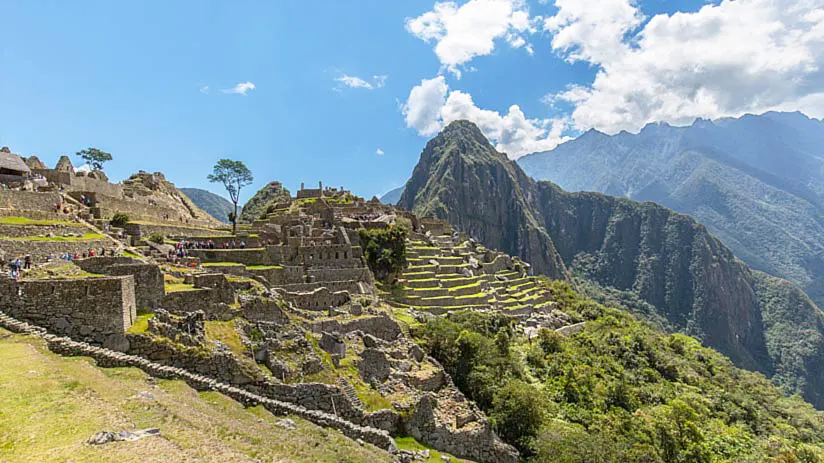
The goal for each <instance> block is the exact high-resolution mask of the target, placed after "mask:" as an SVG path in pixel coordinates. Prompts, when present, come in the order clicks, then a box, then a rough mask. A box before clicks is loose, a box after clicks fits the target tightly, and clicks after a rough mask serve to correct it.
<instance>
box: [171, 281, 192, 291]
mask: <svg viewBox="0 0 824 463" xmlns="http://www.w3.org/2000/svg"><path fill="white" fill-rule="evenodd" d="M181 291H197V288H195V287H194V285H188V284H186V283H169V282H166V293H179V292H181Z"/></svg>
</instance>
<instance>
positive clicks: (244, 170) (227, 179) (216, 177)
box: [206, 159, 254, 234]
mask: <svg viewBox="0 0 824 463" xmlns="http://www.w3.org/2000/svg"><path fill="white" fill-rule="evenodd" d="M206 178H208V179H209V181H210V182H212V183H222V184H223V187H224V188H226V191H227V192H228V193H229V199H231V200H232V204H233V205H234V211H232V213H231V215H230V216H229V220H231V221H232V234H234V233H235V231H236V229H237V202H238V199H240V190H241V188H243V187H245V186H248V185H251V184H252V181H253V180H254V177H252V171H250V170H249V168H248V167H246V165H245V164H243V161H233V160H231V159H221V160H220V161H218V162H217V164H215V167H214V169H213V170H212V173H211V174H209V176H208V177H206Z"/></svg>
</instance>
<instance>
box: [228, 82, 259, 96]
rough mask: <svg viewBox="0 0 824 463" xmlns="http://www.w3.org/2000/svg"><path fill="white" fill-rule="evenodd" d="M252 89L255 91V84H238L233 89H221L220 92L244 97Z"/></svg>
mask: <svg viewBox="0 0 824 463" xmlns="http://www.w3.org/2000/svg"><path fill="white" fill-rule="evenodd" d="M254 89H255V84H253V83H251V82H239V83H238V84H237V85H235V86H234V87H232V88H226V89H223V90H221V91H222V92H223V93H234V94H237V95H243V96H246V93H247V92H248V91H249V90H254Z"/></svg>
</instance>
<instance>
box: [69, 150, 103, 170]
mask: <svg viewBox="0 0 824 463" xmlns="http://www.w3.org/2000/svg"><path fill="white" fill-rule="evenodd" d="M76 154H77V155H78V156H80V157H81V158H82V159H83V160H84V161H86V162H88V163H89V165H90V166H91V167H92V169H94V170H103V164H104V163H106V162H108V161H111V160H112V155H111V154H109V153H107V152H105V151H102V150H99V149H97V148H86V149H84V150H81V151H78V152H77V153H76Z"/></svg>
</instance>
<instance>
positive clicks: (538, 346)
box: [414, 282, 824, 463]
mask: <svg viewBox="0 0 824 463" xmlns="http://www.w3.org/2000/svg"><path fill="white" fill-rule="evenodd" d="M551 289H552V292H553V294H554V295H555V298H556V300H557V301H558V303H559V306H560V307H559V308H560V309H562V310H563V311H564V312H566V313H567V314H569V315H570V316H571V317H572V319H573V321H576V322H577V321H587V325H586V329H585V330H584V331H583V332H581V333H579V334H577V335H574V336H571V337H562V336H559V335H557V334H556V333H554V332H550V331H546V330H543V331H541V332H540V335H539V337H538V338H537V339H532V340H527V339H525V338H524V337H523V336H520V335H518V334H517V333H516V332H515V331H514V329H513V326H512V324H511V321H510V320H508V319H507V318H506V317H504V316H501V315H487V314H482V313H477V312H458V313H453V314H451V315H449V316H447V317H445V318H435V319H433V320H431V321H429V322H428V323H427V324H426V325H424V326H422V327H420V328H418V329H415V330H414V333H415V335H416V336H417V337H418V338H419V339H420V340H421V341H422V343H423V345H424V347H425V348H426V349H427V351H428V352H429V353H430V354H431V355H433V356H434V357H435V358H436V359H438V360H439V361H440V362H441V363H442V364H443V365H444V367H445V368H446V370H447V372H448V373H449V374H450V375H452V378H453V380H454V381H455V384H456V386H458V387H459V388H460V389H461V390H462V391H463V392H464V393H465V394H466V395H467V396H468V397H469V398H471V399H473V400H475V401H476V402H477V403H478V405H479V406H480V407H481V408H482V409H483V410H485V411H486V412H487V414H488V415H489V417H490V422H491V423H493V425H494V426H495V428H496V429H497V432H498V433H499V435H501V437H503V438H504V439H505V440H507V441H508V442H510V443H512V444H513V445H515V446H517V447H518V448H519V449H520V450H521V451H522V452H523V454H524V456H526V457H528V458H530V459H531V460H532V461H537V462H570V463H572V462H590V461H599V462H616V463H617V462H661V463H676V462H733V461H736V462H738V461H748V462H749V461H773V462H804V461H811V462H812V461H821V458H824V413H822V412H818V411H816V410H814V409H813V408H812V406H810V405H809V404H807V403H805V402H803V401H802V400H801V398H800V397H797V396H794V397H789V398H787V397H785V396H783V395H782V394H781V392H780V391H779V390H778V389H777V388H776V387H774V386H773V385H772V384H771V383H770V382H769V381H768V380H767V379H766V378H764V377H763V376H762V375H760V374H757V373H751V372H747V371H745V370H741V369H739V368H736V367H734V366H733V365H732V363H731V362H730V361H729V360H728V359H727V358H725V357H723V356H722V355H720V354H718V353H717V352H715V351H713V350H711V349H707V348H704V347H702V346H701V345H700V343H699V342H698V341H697V340H695V339H693V338H690V337H688V336H685V335H682V334H673V335H665V334H662V333H661V332H660V331H657V330H655V329H654V328H652V327H651V326H649V325H647V324H644V323H642V322H639V321H638V320H637V319H635V318H634V317H632V316H631V315H629V314H627V313H625V312H623V311H619V310H615V309H610V308H606V307H604V306H602V305H600V304H598V303H596V302H594V301H592V300H590V299H587V298H585V297H583V296H580V295H579V294H577V293H575V292H574V291H572V290H571V288H570V287H569V286H568V285H566V284H565V283H561V282H553V283H552V285H551Z"/></svg>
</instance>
